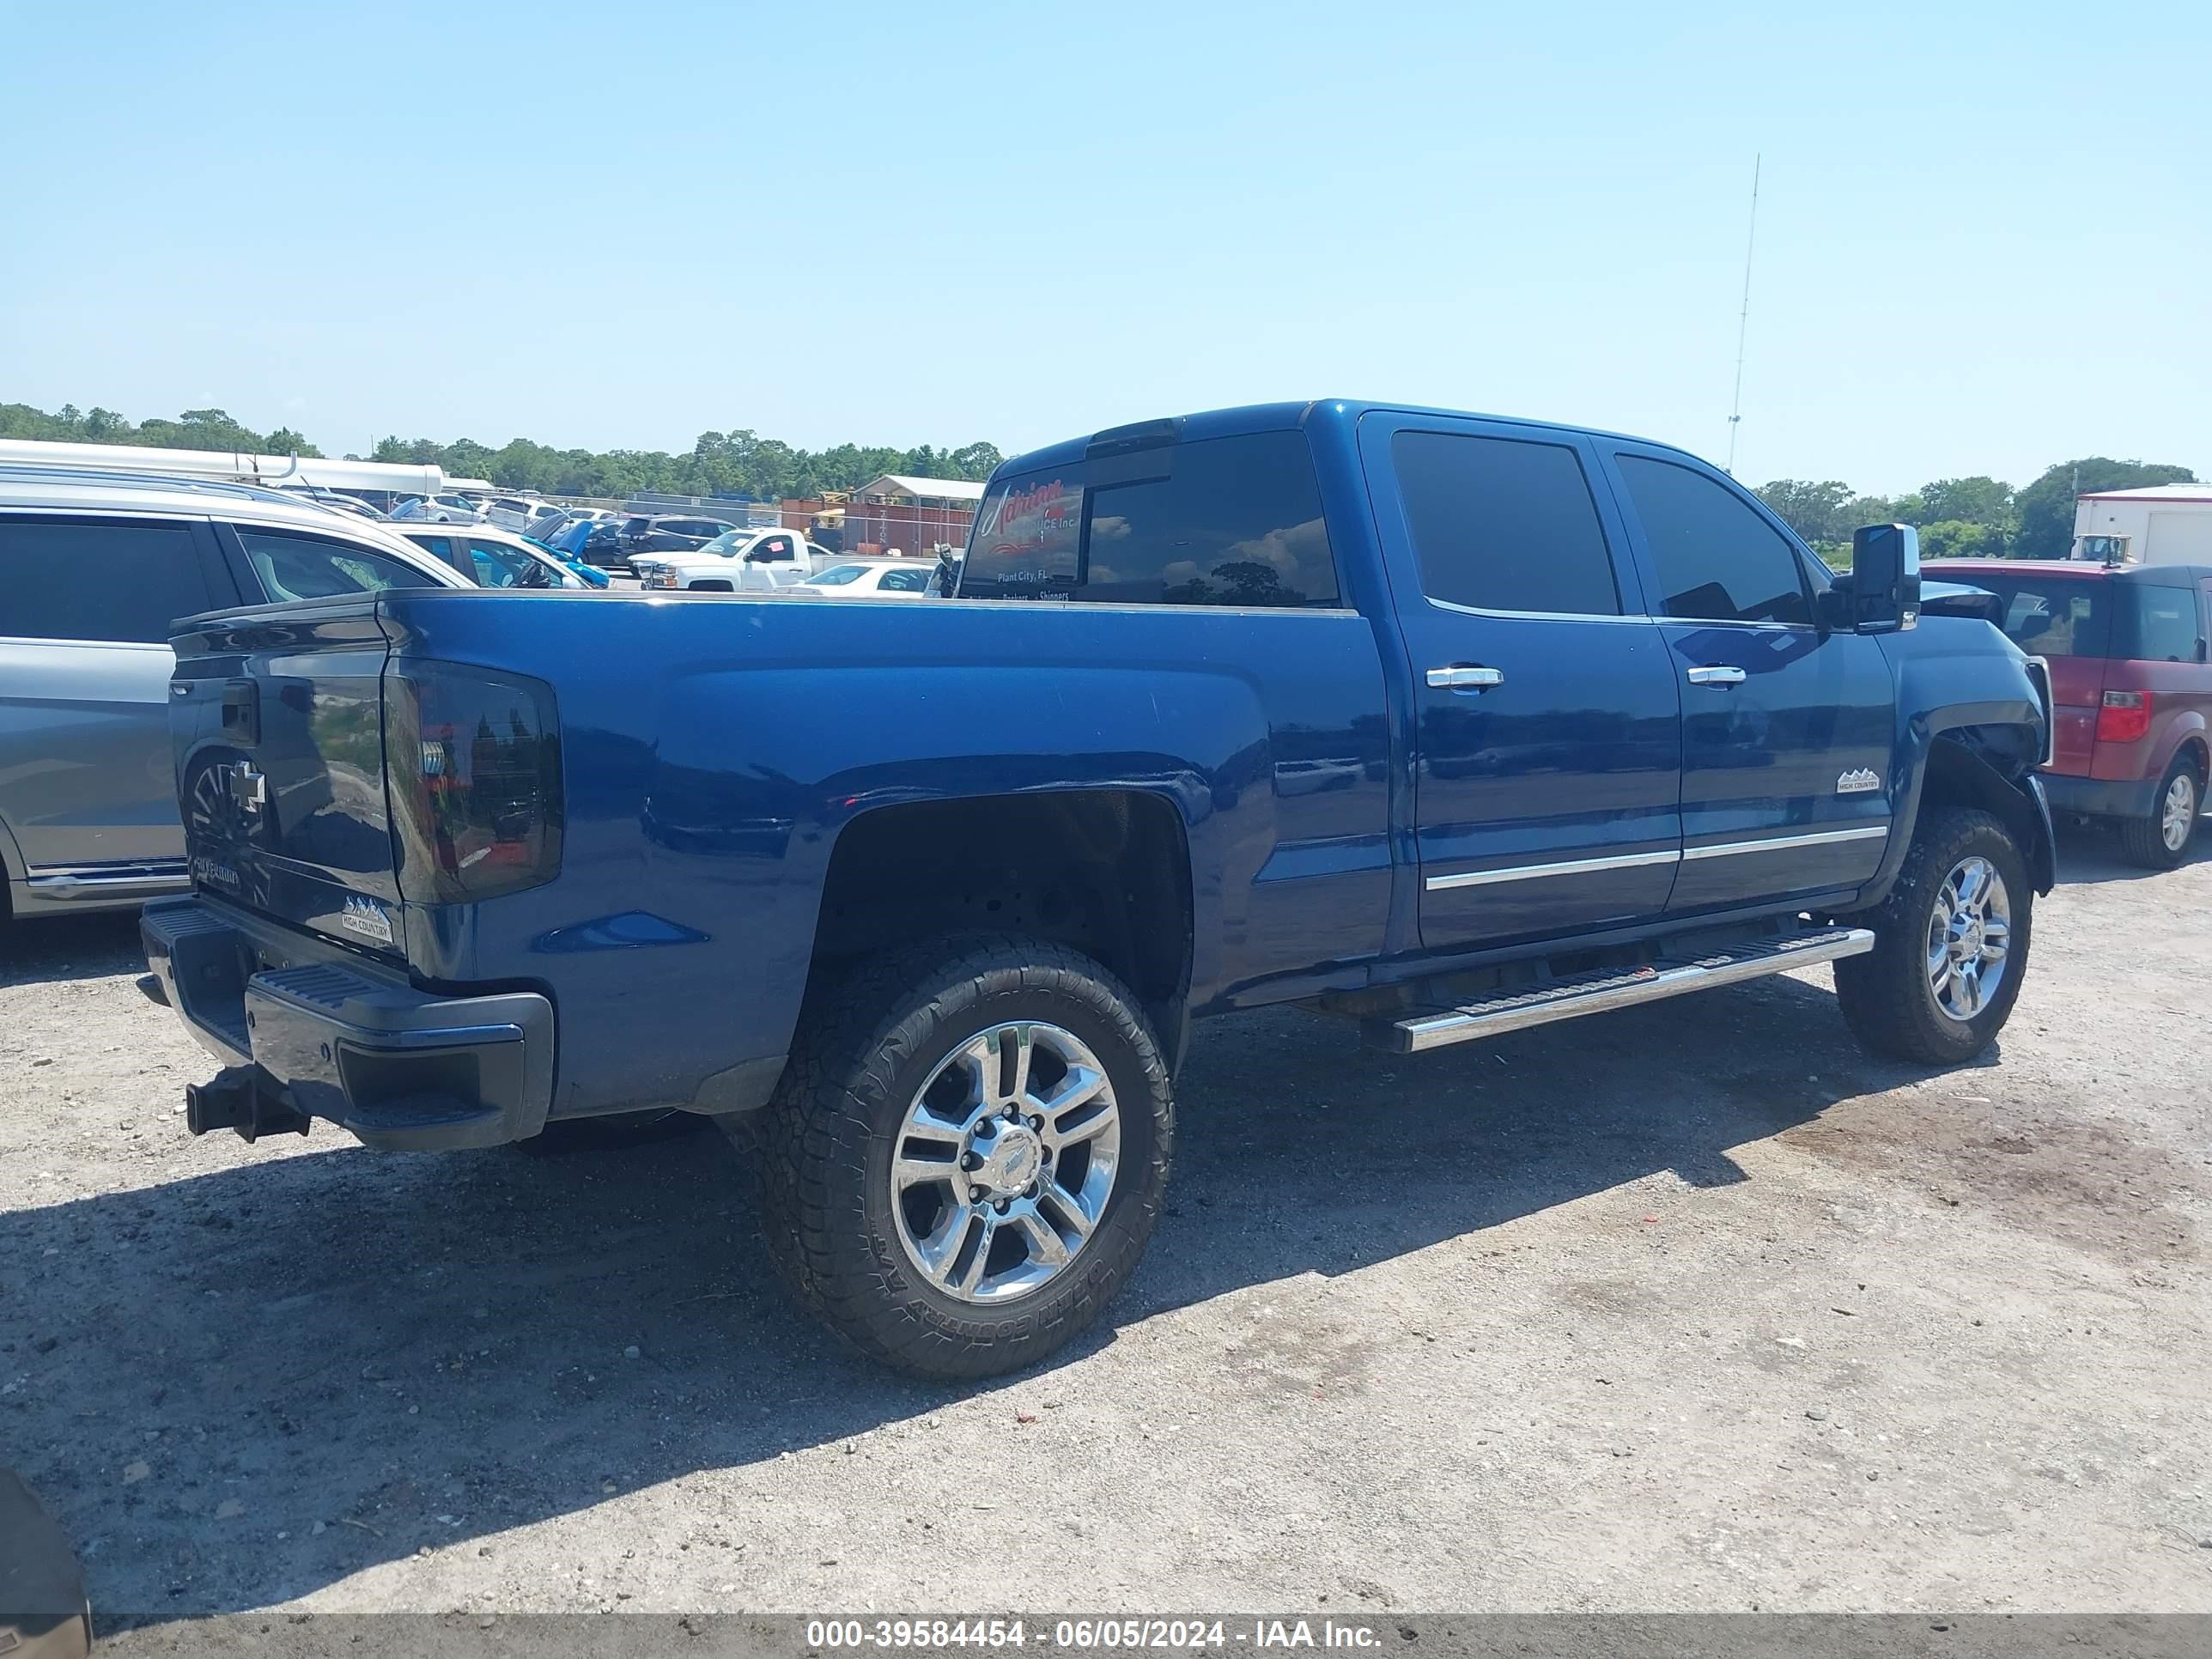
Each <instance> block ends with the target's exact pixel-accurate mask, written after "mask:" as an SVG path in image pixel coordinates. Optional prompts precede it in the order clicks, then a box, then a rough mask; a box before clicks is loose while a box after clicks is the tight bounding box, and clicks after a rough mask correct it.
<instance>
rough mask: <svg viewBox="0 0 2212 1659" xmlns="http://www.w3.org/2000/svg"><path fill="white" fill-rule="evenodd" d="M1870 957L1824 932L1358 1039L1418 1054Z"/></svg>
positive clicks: (1374, 1031) (1614, 975)
mask: <svg viewBox="0 0 2212 1659" xmlns="http://www.w3.org/2000/svg"><path fill="white" fill-rule="evenodd" d="M1873 949H1874V935H1873V934H1872V933H1869V931H1868V930H1867V929H1865V928H1863V927H1824V928H1819V929H1815V930H1814V931H1813V932H1810V933H1796V934H1792V935H1790V936H1789V937H1787V938H1784V939H1775V940H1772V941H1769V942H1762V943H1759V944H1757V945H1736V946H1734V947H1732V948H1730V949H1729V950H1726V951H1714V952H1712V953H1711V955H1708V956H1702V957H1696V958H1694V959H1692V960H1688V961H1673V960H1669V959H1667V958H1663V957H1662V959H1661V960H1659V961H1657V962H1655V963H1647V964H1645V965H1644V966H1643V967H1640V968H1632V969H1609V970H1607V971H1605V972H1601V973H1595V974H1583V975H1576V976H1574V977H1572V978H1569V979H1562V980H1556V981H1553V982H1552V983H1551V984H1549V985H1546V986H1542V987H1539V988H1537V989H1535V990H1530V991H1502V992H1500V993H1498V994H1497V995H1496V996H1491V997H1484V998H1481V999H1479V1000H1476V1001H1474V1002H1469V1003H1466V1004H1463V1005H1462V1006H1459V1007H1456V1008H1444V1009H1424V1010H1422V1011H1420V1012H1416V1013H1412V1014H1408V1015H1407V1016H1406V1017H1405V1018H1402V1019H1398V1020H1382V1019H1370V1020H1369V1021H1367V1022H1366V1023H1365V1024H1364V1027H1363V1031H1364V1037H1365V1040H1366V1041H1367V1042H1368V1043H1369V1044H1370V1046H1372V1047H1375V1048H1387V1049H1389V1050H1390V1051H1391V1052H1392V1053H1394V1054H1421V1053H1423V1052H1425V1050H1427V1049H1430V1048H1444V1047H1447V1046H1448V1045H1449V1044H1451V1043H1455V1042H1476V1041H1478V1040H1480V1039H1481V1038H1483V1037H1492V1036H1498V1035H1500V1034H1501V1033H1503V1032H1506V1031H1518V1030H1525V1029H1526V1028H1528V1026H1531V1025H1549V1024H1552V1023H1553V1021H1555V1020H1562V1019H1574V1018H1577V1017H1578V1016H1580V1015H1583V1014H1601V1013H1604V1012H1607V1010H1609V1009H1613V1008H1629V1007H1633V1006H1635V1005H1636V1004H1638V1003H1639V1002H1658V1001H1662V1000H1664V999H1666V998H1668V997H1679V996H1681V995H1684V994H1686V993H1688V992H1691V991H1706V990H1711V989H1712V988H1713V987H1715V986H1719V985H1735V984H1737V983H1739V982H1740V981H1744V980H1747V979H1764V978H1765V977H1766V975H1769V974H1786V973H1789V972H1790V970H1791V969H1797V968H1805V967H1809V966H1811V965H1812V964H1813V963H1816V962H1833V961H1835V960H1836V959H1837V958H1838V957H1855V956H1858V955H1860V954H1862V953H1863V952H1864V951H1871V950H1873Z"/></svg>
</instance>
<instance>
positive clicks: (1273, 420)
mask: <svg viewBox="0 0 2212 1659" xmlns="http://www.w3.org/2000/svg"><path fill="white" fill-rule="evenodd" d="M1376 410H1388V411H1389V412H1390V413H1392V414H1398V415H1434V416H1439V417H1440V418H1449V419H1451V420H1461V421H1465V420H1475V421H1486V422H1492V423H1494V424H1498V425H1501V426H1519V427H1526V428H1528V430H1529V431H1530V432H1532V433H1541V432H1556V433H1562V434H1568V435H1574V436H1577V437H1596V438H1618V439H1622V440H1624V441H1628V442H1632V443H1639V444H1645V445H1649V446H1650V447H1653V448H1656V449H1668V450H1674V453H1677V454H1684V455H1686V454H1688V453H1689V452H1687V451H1686V450H1680V449H1676V447H1675V446H1674V445H1672V444H1662V443H1659V442H1657V441H1656V440H1653V439H1650V438H1638V437H1635V436H1634V435H1632V434H1628V433H1620V432H1608V431H1606V430H1604V429H1602V428H1597V427H1583V426H1568V425H1565V424H1564V423H1562V422H1556V421H1534V420H1528V419H1525V418H1523V417H1522V416H1514V415H1484V414H1480V413H1476V412H1474V411H1471V410H1457V409H1440V408H1435V407H1431V406H1429V405H1425V404H1404V403H1389V402H1382V401H1376V400H1374V399H1370V398H1315V399H1313V400H1312V401H1310V402H1309V403H1275V404H1242V405H1239V406H1237V407H1235V408H1231V409H1211V410H1202V411H1200V412H1199V413H1196V414H1191V415H1176V416H1166V417H1164V418H1162V419H1158V420H1151V421H1138V422H1133V423H1131V424H1129V425H1127V426H1115V427H1107V428H1103V430H1101V431H1097V432H1094V433H1092V434H1091V435H1090V436H1089V437H1087V438H1069V439H1066V440H1064V441H1061V442H1060V443H1056V444H1048V445H1046V446H1045V447H1043V448H1042V449H1033V450H1030V452H1028V453H1026V454H1022V455H1013V456H1009V457H1008V458H1007V459H1006V460H1004V461H1002V462H1000V464H999V466H998V469H997V471H995V472H994V474H993V475H992V476H993V477H998V476H1000V475H1001V474H1007V475H1012V474H1016V473H1023V472H1031V471H1040V470H1042V469H1047V468H1051V467H1055V466H1067V465H1073V463H1075V462H1077V461H1080V460H1084V459H1088V458H1092V457H1096V456H1098V455H1103V454H1112V453H1115V452H1117V451H1121V450H1133V449H1148V448H1152V447H1154V446H1156V445H1159V444H1169V443H1192V442H1195V441H1199V440H1200V439H1205V438H1231V437H1242V436H1243V435H1246V434H1248V433H1254V432H1279V431H1285V430H1293V429H1296V428H1303V427H1306V426H1310V425H1313V424H1315V423H1317V422H1331V423H1341V424H1343V425H1346V426H1352V425H1357V424H1358V421H1359V419H1360V417H1361V416H1364V415H1367V414H1370V413H1373V412H1375V411H1376ZM1692 459H1695V458H1694V457H1693V458H1692Z"/></svg>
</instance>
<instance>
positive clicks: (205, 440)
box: [0, 404, 323, 457]
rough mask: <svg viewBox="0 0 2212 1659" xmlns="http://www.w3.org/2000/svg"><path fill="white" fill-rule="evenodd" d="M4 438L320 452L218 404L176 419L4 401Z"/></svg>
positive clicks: (0, 419) (287, 431) (288, 432)
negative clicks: (243, 420)
mask: <svg viewBox="0 0 2212 1659" xmlns="http://www.w3.org/2000/svg"><path fill="white" fill-rule="evenodd" d="M0 438H40V439H44V440H45V441H47V442H49V443H58V444H137V445H139V446H141V447H144V448H147V449H218V450H228V451H231V452H233V453H246V454H252V455H308V456H315V457H319V456H320V455H321V454H322V453H323V452H322V451H321V450H319V449H318V448H316V447H314V445H313V444H311V443H309V442H308V441H307V439H305V438H304V437H302V436H301V435H300V434H298V433H296V432H295V431H293V430H292V428H290V427H289V426H280V427H278V428H276V430H275V431H274V432H270V433H260V432H256V431H254V430H252V428H250V427H244V426H240V424H239V423H238V422H236V421H234V420H233V419H231V418H230V416H228V415H227V414H225V413H224V412H223V411H222V410H220V409H188V410H185V412H184V413H183V414H181V415H179V416H177V418H176V419H175V420H173V421H146V422H135V423H134V422H131V421H127V420H125V419H124V417H123V416H120V415H118V414H117V413H116V412H115V411H114V410H112V409H101V408H100V407H98V406H97V405H94V407H93V408H92V409H90V410H80V409H78V408H77V406H76V404H63V405H62V406H61V408H60V409H59V410H58V411H56V412H55V413H54V414H52V415H49V414H47V413H46V410H43V409H33V408H32V407H31V406H30V404H0Z"/></svg>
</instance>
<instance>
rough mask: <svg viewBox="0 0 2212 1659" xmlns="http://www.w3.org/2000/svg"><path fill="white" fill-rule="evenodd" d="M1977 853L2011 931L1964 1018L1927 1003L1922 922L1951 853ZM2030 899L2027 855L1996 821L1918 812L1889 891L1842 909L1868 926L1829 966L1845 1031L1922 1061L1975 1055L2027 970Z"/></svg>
mask: <svg viewBox="0 0 2212 1659" xmlns="http://www.w3.org/2000/svg"><path fill="white" fill-rule="evenodd" d="M1972 854H1979V855H1980V856H1982V857H1983V858H1985V859H1987V860H1989V861H1990V863H1991V864H1992V865H1994V866H1996V872H1997V874H1998V875H1999V876H2000V877H2001V878H2002V879H2003V881H2004V884H2005V891H2006V896H2007V898H2008V902H2009V904H2010V907H2011V912H2012V915H2011V927H2012V933H2011V939H2010V942H2009V945H2008V960H2007V962H2006V970H2007V971H2006V973H2005V976H2004V979H2003V981H2002V983H2000V984H1999V985H1998V987H1997V988H1996V996H1995V997H1994V998H1993V999H1992V1000H1991V1001H1990V1006H1988V1007H1986V1008H1984V1009H1983V1010H1982V1011H1981V1012H1980V1013H1978V1014H1977V1015H1976V1016H1975V1017H1974V1018H1972V1019H1971V1020H1957V1019H1954V1018H1951V1017H1950V1016H1948V1014H1946V1013H1945V1012H1943V1011H1942V1008H1941V1007H1939V1006H1937V1004H1936V993H1935V990H1934V988H1933V987H1932V986H1931V985H1930V984H1929V977H1928V968H1927V957H1926V951H1927V938H1928V928H1929V922H1930V921H1931V920H1932V919H1933V917H1934V915H1935V909H1936V899H1937V897H1938V896H1940V894H1941V892H1942V886H1943V883H1944V882H1945V881H1946V880H1947V879H1948V878H1949V876H1950V873H1951V872H1952V870H1953V869H1954V868H1955V867H1956V866H1957V865H1958V863H1959V861H1960V860H1962V859H1965V858H1966V857H1968V856H1970V855H1972ZM2034 904H2035V890H2034V888H2033V886H2032V885H2031V884H2030V881H2029V877H2028V873H2027V860H2025V859H2024V858H2022V857H2021V851H2020V848H2018V847H2017V846H2016V845H2015V843H2014V842H2013V838H2012V836H2011V834H2010V832H2009V831H2008V830H2007V829H2005V827H2004V825H2003V824H2002V823H2000V822H1999V821H1998V820H1997V819H1996V818H1995V817H1992V816H1990V814H1989V813H1987V812H1983V811H1975V810H1973V809H1972V808H1968V807H1960V806H1936V807H1930V808H1929V809H1928V810H1926V811H1923V813H1922V814H1921V817H1920V822H1919V824H1918V825H1917V828H1916V829H1915V830H1914V833H1913V837H1912V845H1911V848H1910V849H1909V850H1908V851H1907V852H1906V853H1905V867H1904V868H1903V869H1901V870H1899V872H1898V876H1897V884H1896V885H1895V886H1893V887H1892V888H1891V889H1890V891H1889V896H1888V897H1887V899H1885V900H1884V901H1883V902H1881V905H1880V906H1879V907H1877V908H1875V909H1873V910H1869V911H1865V912H1862V913H1861V914H1859V915H1850V916H1845V917H1844V918H1842V920H1844V921H1847V922H1850V923H1852V924H1854V925H1856V926H1858V927H1871V928H1872V929H1873V930H1874V934H1875V943H1874V949H1873V950H1871V951H1868V952H1866V953H1865V954H1864V955H1863V956H1856V957H1844V958H1843V959H1842V960H1841V961H1839V962H1838V963H1836V967H1835V974H1836V1000H1837V1002H1838V1004H1839V1005H1840V1006H1842V1009H1843V1014H1844V1024H1847V1025H1849V1026H1850V1029H1851V1035H1852V1036H1856V1037H1857V1039H1858V1040H1859V1042H1860V1043H1861V1044H1862V1045H1863V1046H1864V1047H1865V1048H1868V1049H1869V1050H1871V1051H1872V1052H1873V1053H1875V1054H1881V1055H1885V1056H1887V1057H1888V1058H1890V1059H1893V1060H1918V1061H1921V1062H1923V1063H1924V1064H1927V1065H1930V1066H1957V1065H1960V1064H1962V1063H1964V1062H1965V1061H1966V1060H1972V1058H1973V1057H1974V1056H1975V1055H1977V1054H1980V1053H1981V1052H1982V1050H1983V1049H1984V1048H1988V1047H1989V1045H1990V1042H1992V1041H1994V1040H1995V1038H1996V1034H1997V1033H1998V1032H1999V1031H2000V1030H2002V1029H2003V1028H2004V1023H2005V1021H2006V1020H2007V1019H2008V1018H2010V1017H2011V1015H2012V1007H2013V1003H2014V1002H2015V1000H2017V999H2018V997H2019V995H2020V987H2021V984H2022V982H2023V981H2025V979H2026V977H2027V963H2028V947H2029V944H2030V940H2031V935H2032V933H2033V923H2034V915H2033V911H2034Z"/></svg>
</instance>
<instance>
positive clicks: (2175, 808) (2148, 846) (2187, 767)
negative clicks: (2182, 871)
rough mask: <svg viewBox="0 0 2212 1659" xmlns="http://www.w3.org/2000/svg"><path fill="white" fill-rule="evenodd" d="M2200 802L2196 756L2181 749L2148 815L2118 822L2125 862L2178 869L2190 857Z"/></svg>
mask: <svg viewBox="0 0 2212 1659" xmlns="http://www.w3.org/2000/svg"><path fill="white" fill-rule="evenodd" d="M2203 805H2204V786H2203V779H2202V778H2200V777H2199V776H2198V775H2197V760H2196V757H2195V756H2194V755H2193V754H2192V753H2191V751H2190V750H2186V749H2184V750H2182V751H2181V752H2180V753H2179V754H2178V755H2176V756H2175V757H2173V764H2172V765H2171V766H2169V767H2167V768H2166V776H2165V777H2164V778H2163V779H2161V780H2160V782H2159V786H2158V800H2157V804H2156V805H2154V806H2153V807H2152V808H2151V810H2150V814H2149V816H2148V817H2140V818H2125V819H2123V820H2122V821H2121V823H2120V848H2121V850H2122V851H2124V853H2126V854H2127V855H2128V861H2129V862H2130V863H2131V864H2136V865H2140V866H2142V867H2143V868H2144V869H2146V870H2172V869H2177V868H2179V866H2180V865H2181V864H2182V862H2183V861H2184V860H2186V859H2187V858H2188V856H2189V844H2190V842H2191V841H2192V840H2193V839H2195V837H2196V835H2197V813H2198V812H2199V811H2202V810H2203Z"/></svg>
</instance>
